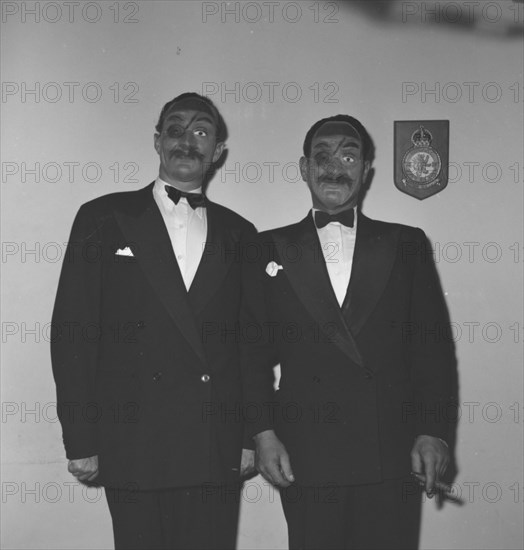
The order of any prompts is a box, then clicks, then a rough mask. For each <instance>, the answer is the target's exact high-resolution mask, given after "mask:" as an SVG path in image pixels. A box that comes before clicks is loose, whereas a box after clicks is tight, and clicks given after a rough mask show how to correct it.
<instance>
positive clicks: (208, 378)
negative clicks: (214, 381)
mask: <svg viewBox="0 0 524 550" xmlns="http://www.w3.org/2000/svg"><path fill="white" fill-rule="evenodd" d="M200 380H202V382H204V383H205V382H209V381H210V380H211V376H209V374H203V375H202V376H201V377H200Z"/></svg>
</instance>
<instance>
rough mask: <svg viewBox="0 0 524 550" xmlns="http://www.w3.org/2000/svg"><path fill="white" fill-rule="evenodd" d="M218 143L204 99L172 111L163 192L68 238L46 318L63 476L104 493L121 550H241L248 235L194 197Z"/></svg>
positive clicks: (162, 126)
mask: <svg viewBox="0 0 524 550" xmlns="http://www.w3.org/2000/svg"><path fill="white" fill-rule="evenodd" d="M226 137H227V136H226V127H225V124H224V121H223V119H222V117H221V115H220V113H219V112H218V110H217V109H216V107H215V106H214V105H213V103H212V102H211V101H210V100H208V99H207V98H204V97H201V96H199V95H198V94H194V93H187V94H182V95H181V96H178V97H176V98H175V99H174V100H172V101H170V102H169V103H167V104H166V105H165V106H164V108H163V109H162V112H161V114H160V119H159V121H158V124H157V126H156V134H155V136H154V145H155V149H156V152H157V153H158V155H159V157H160V170H159V176H158V178H157V179H156V180H155V181H154V182H152V183H151V184H150V185H148V186H147V187H145V188H143V189H141V190H139V191H132V192H125V193H115V194H112V195H107V196H104V197H100V198H98V199H95V200H93V201H91V202H89V203H87V204H84V205H83V206H82V207H81V208H80V211H79V212H78V214H77V217H76V219H75V222H74V224H73V229H72V233H71V238H70V241H69V246H68V253H67V258H66V261H65V262H64V265H63V268H62V273H61V277H60V282H59V287H58V293H57V297H56V303H55V309H54V313H53V325H54V327H56V328H57V331H59V334H62V335H64V334H68V337H64V336H62V337H59V338H55V339H54V341H53V344H52V360H53V372H54V376H55V380H56V385H57V400H58V410H59V417H60V421H61V424H62V429H63V438H64V444H65V448H66V454H67V457H68V459H69V471H70V472H71V473H72V474H73V475H74V476H76V477H77V478H78V479H79V480H81V481H93V482H95V483H100V484H102V485H104V486H105V488H106V495H107V499H108V503H109V508H110V512H111V516H112V520H113V528H114V535H115V546H116V548H117V549H124V548H133V549H138V548H140V549H154V548H164V549H168V548H169V549H189V548H194V549H208V548H209V549H210V548H216V549H222V548H233V547H234V545H235V535H236V522H237V513H238V504H239V498H238V497H239V482H240V476H241V474H244V473H247V472H248V471H249V469H250V466H252V462H253V453H252V451H245V452H243V453H242V438H243V425H242V411H241V404H242V403H241V399H242V397H241V390H242V388H241V385H242V380H241V364H240V363H241V360H240V356H239V351H238V342H237V339H236V338H235V333H236V330H237V327H238V323H239V322H241V321H242V311H243V303H242V300H243V297H242V293H241V291H242V288H243V287H244V286H245V285H244V279H245V277H246V272H245V271H246V270H245V265H244V263H243V261H242V260H243V257H244V256H243V250H244V247H245V246H246V244H247V243H249V242H250V241H252V239H253V238H254V236H255V229H254V227H253V225H252V224H250V223H249V222H247V221H246V220H244V219H243V218H241V217H240V216H239V215H237V214H235V213H234V212H232V211H231V210H228V209H227V208H224V207H223V206H220V205H218V204H215V203H213V202H211V201H209V200H208V199H207V198H206V197H205V196H204V195H203V191H204V189H203V186H204V184H205V181H206V178H207V177H208V173H209V171H210V168H212V167H213V165H214V164H215V163H216V162H217V161H218V160H219V158H220V156H221V155H222V152H223V149H224V142H225V140H226ZM67 327H69V331H67V330H66V328H67ZM71 327H73V331H71ZM224 335H225V336H224ZM241 455H242V457H241ZM250 462H251V464H250Z"/></svg>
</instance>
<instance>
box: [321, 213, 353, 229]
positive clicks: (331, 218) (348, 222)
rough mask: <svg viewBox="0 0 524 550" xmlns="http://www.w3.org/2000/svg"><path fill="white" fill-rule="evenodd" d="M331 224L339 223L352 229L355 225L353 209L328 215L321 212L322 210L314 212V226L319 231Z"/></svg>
mask: <svg viewBox="0 0 524 550" xmlns="http://www.w3.org/2000/svg"><path fill="white" fill-rule="evenodd" d="M331 222H339V223H341V224H342V225H345V226H346V227H353V224H354V223H355V212H354V210H353V208H352V209H351V210H343V211H342V212H339V213H338V214H328V213H327V212H322V210H317V211H316V212H315V225H316V226H317V227H318V228H319V229H322V228H323V227H326V225H327V224H328V223H331Z"/></svg>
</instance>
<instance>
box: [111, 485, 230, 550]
mask: <svg viewBox="0 0 524 550" xmlns="http://www.w3.org/2000/svg"><path fill="white" fill-rule="evenodd" d="M106 497H107V502H108V505H109V511H110V512H111V518H112V520H113V533H114V537H115V549H116V550H193V549H194V550H232V549H234V548H235V545H236V535H237V522H238V508H239V497H240V487H239V486H238V485H235V486H224V485H220V486H216V485H205V486H202V487H187V488H176V489H163V490H157V491H130V490H122V489H116V488H109V487H106Z"/></svg>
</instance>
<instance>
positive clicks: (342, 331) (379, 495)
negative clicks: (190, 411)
mask: <svg viewBox="0 0 524 550" xmlns="http://www.w3.org/2000/svg"><path fill="white" fill-rule="evenodd" d="M372 160H373V143H372V141H371V138H370V137H369V135H368V133H367V132H366V130H365V128H364V127H363V126H362V125H361V124H360V122H358V121H357V120H356V119H354V118H352V117H349V116H346V115H338V116H335V117H332V118H329V119H324V120H321V121H319V122H317V123H316V124H315V125H313V127H312V128H311V129H310V130H309V132H308V134H307V135H306V139H305V142H304V156H303V157H302V158H301V159H300V169H301V174H302V178H303V179H304V180H305V182H306V183H307V185H308V187H309V190H310V192H311V196H312V199H313V210H312V212H310V213H309V214H308V215H307V216H306V218H305V219H304V220H302V221H301V222H299V223H297V224H294V225H290V226H287V227H284V228H280V229H275V230H272V231H268V232H266V233H263V234H261V235H260V242H261V245H262V246H261V247H260V250H261V251H262V253H261V256H262V262H261V264H260V268H259V271H258V277H259V283H258V284H259V285H260V287H261V289H262V290H261V291H260V293H259V294H260V295H261V296H262V298H261V299H260V301H259V303H258V305H257V306H254V307H253V313H252V314H253V322H255V320H257V322H258V323H259V326H260V327H269V328H268V329H267V330H266V331H265V337H264V338H260V340H259V341H258V342H257V343H256V344H253V345H252V346H251V351H250V360H249V361H248V365H249V369H250V373H249V376H248V382H247V385H246V396H245V399H246V420H247V421H248V422H249V426H250V427H249V432H250V434H251V435H252V436H253V437H254V439H255V442H256V464H257V468H258V470H259V472H260V473H261V474H262V475H263V476H264V477H265V478H266V479H268V480H269V481H270V482H272V483H274V484H275V485H277V486H280V487H281V497H282V504H283V507H284V513H285V516H286V520H287V523H288V532H289V543H290V548H291V549H318V548H322V549H334V548H337V549H358V550H361V549H364V548H369V549H373V550H376V549H379V548H380V549H382V548H383V549H386V548H387V549H392V548H398V549H401V548H402V549H410V548H411V549H412V548H416V547H417V544H418V526H419V518H420V501H421V499H420V491H419V490H418V486H417V485H416V483H417V482H416V479H414V478H413V477H412V476H411V472H416V473H418V474H419V477H420V479H424V481H425V490H426V492H427V493H428V495H431V494H432V493H434V492H435V490H436V483H438V482H439V478H440V477H441V476H442V475H443V474H444V471H445V469H446V466H447V464H448V460H449V454H448V449H447V444H446V442H445V440H446V437H447V426H446V422H445V418H446V416H445V415H443V414H442V413H443V411H444V410H445V406H446V403H447V400H448V398H449V392H450V389H449V384H450V370H451V367H452V354H451V348H450V345H449V342H447V341H446V340H445V339H443V338H442V337H439V335H438V334H442V333H443V332H445V331H442V329H443V328H444V327H445V326H446V323H447V313H446V307H445V303H444V299H443V295H442V292H441V290H440V288H439V283H438V278H437V275H436V272H435V269H434V265H433V264H432V261H431V260H432V258H431V254H430V248H429V245H428V243H427V241H426V238H425V235H424V233H423V232H422V231H421V230H420V229H416V228H413V227H408V226H405V225H399V224H392V223H384V222H379V221H374V220H371V219H369V218H367V217H366V216H364V214H362V212H361V211H360V210H359V209H358V204H359V198H360V197H361V195H362V191H363V188H364V186H365V184H366V181H367V178H368V173H369V171H370V168H371V163H372ZM439 329H440V331H441V332H440V333H435V330H437V331H438V330H439ZM415 333H416V336H415ZM424 335H425V336H424ZM277 363H280V366H281V379H280V382H279V389H278V391H277V392H276V394H274V393H273V387H272V379H271V367H272V366H273V365H274V364H277Z"/></svg>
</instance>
